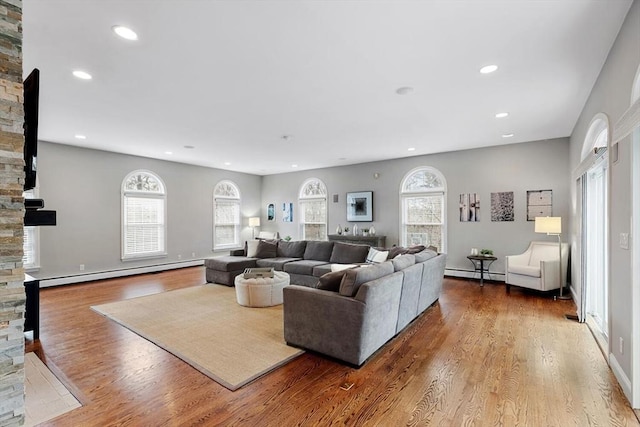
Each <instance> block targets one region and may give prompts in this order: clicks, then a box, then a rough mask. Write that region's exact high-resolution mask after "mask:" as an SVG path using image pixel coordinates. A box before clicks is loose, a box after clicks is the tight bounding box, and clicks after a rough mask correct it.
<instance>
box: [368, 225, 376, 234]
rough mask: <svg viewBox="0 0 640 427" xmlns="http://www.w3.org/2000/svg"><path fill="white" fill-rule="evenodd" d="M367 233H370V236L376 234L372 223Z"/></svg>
mask: <svg viewBox="0 0 640 427" xmlns="http://www.w3.org/2000/svg"><path fill="white" fill-rule="evenodd" d="M369 234H370V235H372V236H375V235H376V229H375V227H374V226H373V225H372V226H371V228H370V229H369Z"/></svg>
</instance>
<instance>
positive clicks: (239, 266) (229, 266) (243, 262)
mask: <svg viewBox="0 0 640 427" xmlns="http://www.w3.org/2000/svg"><path fill="white" fill-rule="evenodd" d="M204 265H205V267H207V268H208V269H211V270H217V271H227V272H229V271H238V270H244V269H245V268H253V267H255V266H256V258H248V257H243V256H219V257H214V258H207V259H205V260H204Z"/></svg>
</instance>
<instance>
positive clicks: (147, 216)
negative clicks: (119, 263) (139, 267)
mask: <svg viewBox="0 0 640 427" xmlns="http://www.w3.org/2000/svg"><path fill="white" fill-rule="evenodd" d="M166 202H167V194H166V191H165V186H164V184H163V183H162V180H161V179H160V177H158V176H157V175H155V174H154V173H153V172H149V171H134V172H131V173H130V174H129V175H127V177H126V178H125V179H124V181H123V184H122V259H131V258H141V257H155V256H165V255H166V235H167V223H166V205H167V203H166Z"/></svg>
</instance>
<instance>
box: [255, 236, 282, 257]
mask: <svg viewBox="0 0 640 427" xmlns="http://www.w3.org/2000/svg"><path fill="white" fill-rule="evenodd" d="M277 251H278V245H277V244H276V243H272V242H270V241H268V240H258V249H257V251H256V254H255V257H256V258H275V257H276V254H277Z"/></svg>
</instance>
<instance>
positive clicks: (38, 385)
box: [24, 353, 82, 427]
mask: <svg viewBox="0 0 640 427" xmlns="http://www.w3.org/2000/svg"><path fill="white" fill-rule="evenodd" d="M24 374H25V384H24V386H25V401H24V402H25V404H24V406H25V421H24V425H25V426H26V427H31V426H36V425H38V424H40V423H43V422H45V421H49V420H51V419H53V418H56V417H58V416H60V415H62V414H65V413H67V412H69V411H71V410H73V409H76V408H79V407H80V406H82V405H80V402H78V399H76V398H75V397H74V396H73V395H72V394H71V392H69V390H67V388H66V387H65V386H64V385H63V384H62V383H61V382H60V381H59V380H58V378H56V376H55V375H53V373H52V372H51V371H50V370H49V368H47V367H46V365H45V364H44V363H42V361H41V360H40V359H38V356H36V354H35V353H27V354H25V356H24Z"/></svg>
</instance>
